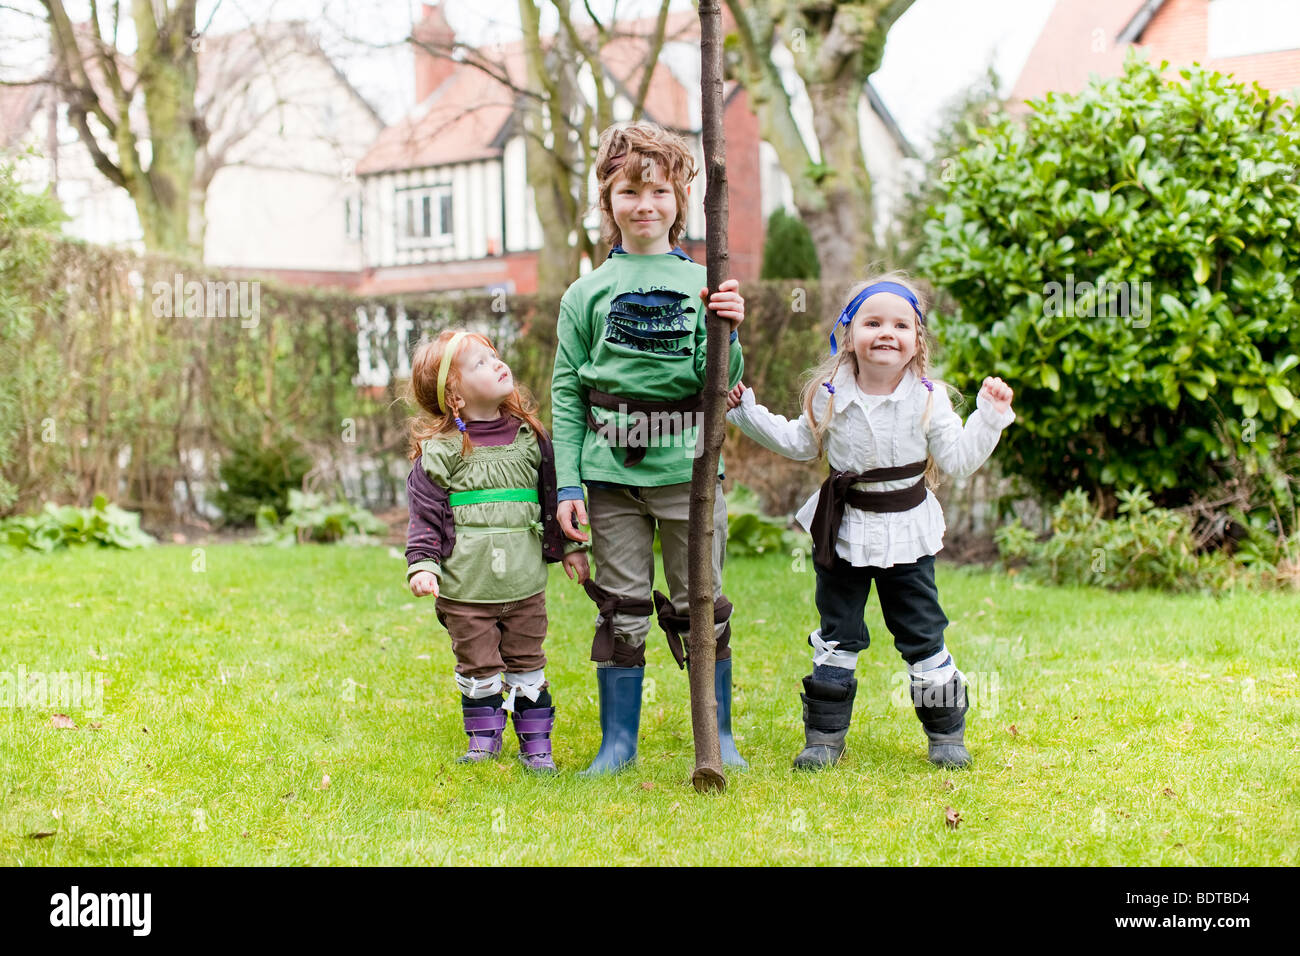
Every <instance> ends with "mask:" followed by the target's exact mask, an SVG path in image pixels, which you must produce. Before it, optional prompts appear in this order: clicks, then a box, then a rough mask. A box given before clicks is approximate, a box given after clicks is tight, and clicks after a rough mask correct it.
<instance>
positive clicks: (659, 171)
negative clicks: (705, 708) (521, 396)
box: [551, 123, 745, 774]
mask: <svg viewBox="0 0 1300 956" xmlns="http://www.w3.org/2000/svg"><path fill="white" fill-rule="evenodd" d="M596 175H597V181H598V184H599V191H600V208H601V220H602V230H603V232H604V236H605V238H606V240H607V241H608V242H609V243H610V245H611V246H612V247H613V250H612V252H611V253H610V256H609V258H608V259H606V260H605V262H604V263H602V264H601V265H600V267H599V268H596V269H593V270H592V271H591V272H590V273H588V274H587V275H585V276H583V277H582V278H580V279H578V281H576V282H575V283H573V285H571V286H570V287H569V289H568V291H567V292H566V293H565V294H564V297H563V299H562V300H561V302H560V317H559V324H558V338H559V347H558V349H557V351H556V355H555V371H554V375H553V378H552V382H551V408H552V421H553V440H554V444H555V467H556V477H557V483H558V485H559V489H560V490H559V494H558V499H559V507H558V510H557V513H556V516H557V518H558V519H559V523H560V527H561V528H562V529H563V530H564V533H565V534H566V535H568V536H569V537H570V538H572V539H573V540H575V541H585V540H586V538H587V536H586V535H585V534H583V533H582V532H581V531H580V530H578V525H579V524H584V523H586V522H587V521H588V517H589V516H590V523H591V529H592V535H593V537H594V540H593V542H592V553H593V556H594V557H595V560H596V580H595V581H594V582H592V581H589V580H587V576H586V574H585V573H580V577H581V579H582V580H583V583H584V586H585V587H586V588H587V593H588V594H589V595H590V596H591V597H592V599H593V600H594V601H595V602H596V604H597V606H598V607H599V610H600V614H599V616H598V617H597V619H596V637H595V641H594V643H593V646H592V660H594V661H596V662H597V670H596V680H597V685H598V687H599V691H600V724H601V736H602V739H601V746H600V752H599V753H598V754H597V755H596V758H595V760H594V761H593V762H592V764H591V766H590V767H588V768H587V770H586V771H585V773H589V774H594V773H608V772H612V771H615V770H618V769H620V768H621V767H623V766H626V765H628V764H630V763H632V762H633V761H635V759H636V746H637V731H638V728H639V724H640V715H641V683H642V677H643V674H644V671H645V641H646V636H647V634H648V633H649V630H650V614H651V613H652V611H654V612H657V614H658V619H659V623H660V626H662V627H663V628H664V631H665V633H666V634H667V635H668V643H669V647H670V649H671V650H672V651H673V656H674V657H675V658H676V659H677V661H678V663H679V664H683V663H684V662H685V658H684V652H683V649H682V640H681V635H682V634H685V633H688V632H689V631H690V620H689V614H690V611H689V598H688V593H687V553H686V542H687V526H688V521H687V517H688V511H689V508H690V482H691V470H692V466H693V464H694V458H695V455H696V452H697V448H696V445H697V442H696V438H697V433H698V430H699V424H700V415H701V410H702V407H703V404H702V396H701V389H702V388H703V386H704V377H705V371H704V369H705V344H706V339H707V333H706V328H705V322H704V314H703V312H702V309H701V306H702V304H703V301H702V300H703V299H704V298H705V296H706V295H707V289H701V286H703V285H704V284H705V283H706V281H707V279H706V270H705V268H704V266H702V265H699V264H698V263H695V262H692V261H691V259H690V257H688V256H687V255H686V254H685V253H684V252H682V251H681V250H680V249H679V248H677V247H676V246H677V241H678V239H679V238H680V237H681V235H682V233H683V232H684V231H685V227H686V197H687V193H688V184H689V183H690V181H691V179H693V178H694V176H695V168H694V163H693V161H692V158H691V154H690V150H689V148H688V147H687V145H686V143H685V142H684V141H683V140H682V139H681V138H680V137H679V136H676V135H674V134H672V133H669V132H667V131H665V130H663V129H661V128H659V127H658V126H655V125H654V124H651V123H635V124H630V125H625V126H613V127H610V128H609V129H607V130H605V131H604V133H602V134H601V138H600V147H599V150H598V152H597V156H596ZM696 290H699V297H698V298H697V297H696ZM738 290H739V284H738V283H737V282H736V280H734V279H728V280H727V281H726V282H724V283H722V285H721V287H720V288H719V289H718V291H717V292H715V293H713V295H712V296H710V297H709V298H708V308H711V309H713V310H715V311H716V312H717V313H718V315H720V316H722V317H723V318H725V319H727V320H728V321H730V322H731V324H732V333H731V340H732V343H733V345H732V347H731V349H730V355H731V364H730V369H729V371H730V375H729V380H730V381H729V385H730V386H732V387H734V386H735V385H736V383H737V382H739V381H740V378H741V374H742V372H743V371H744V361H743V359H742V357H741V353H740V347H739V345H736V344H734V343H735V341H736V331H735V330H736V329H737V328H739V326H740V323H741V322H743V321H744V317H745V306H744V300H743V299H742V298H741V297H740V293H739V291H738ZM721 467H722V465H721V463H719V474H721ZM583 483H586V485H587V490H588V494H589V499H590V511H589V512H588V509H587V507H585V506H584V504H583V494H582V487H581V486H582V484H583ZM714 502H715V504H714V515H713V517H714V535H713V587H714V598H715V603H714V606H715V618H714V619H715V621H716V630H715V634H716V637H717V641H718V646H717V665H716V667H717V670H716V672H715V675H714V680H715V684H714V686H715V689H716V694H717V704H718V737H719V742H720V744H721V749H722V759H723V762H724V763H726V764H728V765H730V766H741V767H743V766H745V761H744V758H742V757H741V756H740V754H739V752H738V751H737V750H736V745H735V740H734V738H733V737H732V733H731V648H730V643H729V642H730V636H731V625H730V623H729V621H730V616H731V604H730V602H728V601H727V599H726V598H725V597H723V596H722V564H723V557H724V555H725V551H726V542H727V507H726V501H725V499H724V498H723V495H722V488H721V484H720V483H719V486H718V488H717V490H716V497H715V499H714ZM656 526H657V527H658V529H659V537H660V541H661V544H662V550H663V562H664V574H665V576H666V577H667V579H668V587H669V591H670V596H669V597H665V596H664V595H662V594H660V593H658V592H655V593H654V595H653V598H654V602H653V604H652V603H651V596H652V595H651V588H652V586H653V583H654V550H653V543H654V532H655V528H656Z"/></svg>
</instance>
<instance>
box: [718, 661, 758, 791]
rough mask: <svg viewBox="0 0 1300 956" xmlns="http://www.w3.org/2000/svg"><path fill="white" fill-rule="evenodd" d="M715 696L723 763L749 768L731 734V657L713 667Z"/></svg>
mask: <svg viewBox="0 0 1300 956" xmlns="http://www.w3.org/2000/svg"><path fill="white" fill-rule="evenodd" d="M713 696H714V699H715V700H716V701H717V702H718V747H719V749H720V750H721V751H722V765H723V766H724V767H737V768H739V769H740V770H748V769H749V762H748V761H746V760H745V758H744V757H742V756H741V755H740V751H739V750H737V749H736V740H735V738H734V737H732V736H731V658H730V657H728V658H727V659H726V660H725V661H718V662H717V663H716V664H714V667H713Z"/></svg>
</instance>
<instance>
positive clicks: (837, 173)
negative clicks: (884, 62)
mask: <svg viewBox="0 0 1300 956" xmlns="http://www.w3.org/2000/svg"><path fill="white" fill-rule="evenodd" d="M912 3H913V0H840V2H836V3H812V2H796V0H764V2H754V3H751V2H742V0H727V5H728V7H729V8H730V9H731V12H732V15H733V17H734V18H735V20H736V30H737V39H738V40H739V42H738V43H737V45H736V48H737V51H738V60H737V62H736V64H735V66H736V79H738V80H739V81H740V83H741V85H743V86H744V87H745V89H746V90H747V91H748V93H749V96H750V101H751V103H752V105H753V108H754V110H755V112H756V113H757V114H758V120H759V128H760V130H761V132H762V135H763V138H764V139H765V140H767V141H768V142H769V143H771V145H772V147H773V149H774V150H775V151H776V154H777V158H778V159H779V160H780V162H781V168H782V169H783V170H784V171H785V174H786V176H787V178H789V180H790V184H791V187H792V190H793V193H794V203H795V207H796V208H797V209H798V211H799V216H800V218H801V219H802V220H803V222H804V224H805V225H806V226H807V227H808V231H809V233H811V235H812V239H813V244H814V245H815V246H816V247H817V258H818V261H819V263H820V265H821V277H822V279H823V280H828V281H831V282H837V281H839V282H843V281H848V280H851V279H855V278H861V277H862V276H863V274H864V273H865V272H866V271H867V267H868V266H869V264H870V262H871V260H872V258H873V253H874V250H875V246H876V242H875V232H874V223H875V217H874V215H873V204H872V199H871V177H870V176H869V175H868V173H867V167H866V157H865V155H864V154H863V151H862V129H861V125H860V124H859V122H858V107H859V104H860V102H861V100H862V97H863V95H864V91H865V85H866V82H867V78H868V77H869V76H870V75H871V74H872V73H874V72H875V71H876V69H877V68H878V67H879V66H880V61H881V58H882V56H883V54H884V48H885V38H886V35H887V34H888V32H889V29H890V27H892V26H893V24H894V22H895V21H896V20H897V19H898V18H899V17H900V16H902V15H903V13H905V12H906V11H907V9H908V8H909V7H910V6H911V5H912ZM769 4H773V5H779V6H782V7H784V14H783V15H782V16H781V18H780V19H781V23H780V31H779V34H778V31H777V29H776V26H777V25H776V21H775V19H774V17H773V15H772V13H771V12H770V9H769ZM778 35H779V36H780V37H781V38H782V40H783V42H784V43H785V45H786V46H787V47H788V48H789V49H790V51H791V53H792V54H793V57H794V65H795V70H796V72H797V73H798V74H799V77H800V79H801V80H802V81H803V86H804V89H805V91H806V92H807V94H808V99H809V102H810V104H811V107H812V114H813V133H814V136H815V139H816V143H815V144H807V143H805V142H804V140H803V137H802V135H801V134H800V132H799V129H798V127H797V126H796V125H795V123H794V117H793V111H792V100H791V94H790V92H789V91H787V90H786V89H785V86H784V84H783V82H782V79H781V74H780V71H779V70H777V68H776V66H775V64H774V62H773V60H772V53H771V47H772V43H773V40H774V37H776V36H778ZM814 145H815V147H816V152H817V153H818V154H819V155H820V160H819V161H814V160H813V158H812V156H813V150H812V149H811V148H810V147H812V146H814Z"/></svg>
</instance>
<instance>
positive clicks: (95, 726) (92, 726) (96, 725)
mask: <svg viewBox="0 0 1300 956" xmlns="http://www.w3.org/2000/svg"><path fill="white" fill-rule="evenodd" d="M103 726H104V725H103V724H101V723H100V722H99V721H97V720H93V721H91V723H90V729H91V730H99V728H101V727H103Z"/></svg>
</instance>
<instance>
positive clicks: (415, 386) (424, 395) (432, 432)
mask: <svg viewBox="0 0 1300 956" xmlns="http://www.w3.org/2000/svg"><path fill="white" fill-rule="evenodd" d="M459 331H463V330H461V329H444V330H443V331H442V332H440V333H439V334H438V337H437V338H436V339H434V340H433V341H432V342H421V343H420V344H419V345H418V346H416V348H415V353H414V354H413V355H412V356H411V382H410V386H409V388H408V393H407V400H408V401H410V402H412V403H413V404H414V405H415V406H416V408H417V413H416V415H414V416H413V417H412V418H411V420H410V427H411V438H410V445H409V447H408V449H407V455H408V457H409V458H410V459H411V461H415V459H417V458H419V457H420V445H421V444H422V443H423V442H424V441H425V439H428V438H435V437H437V436H438V435H445V434H447V433H449V432H454V431H456V430H457V429H456V401H455V400H456V399H457V398H459V395H458V389H459V388H460V363H459V362H458V360H457V356H454V355H453V356H452V360H451V364H450V366H448V369H447V382H446V387H445V388H444V393H445V397H446V399H447V404H448V406H449V407H448V408H441V407H439V405H438V370H439V368H440V367H441V365H442V357H443V355H444V354H445V353H446V351H447V346H448V345H449V344H450V343H451V340H452V337H453V336H455V335H456V333H457V332H459ZM468 339H473V340H475V341H477V342H479V343H480V344H482V345H484V346H486V347H487V348H489V349H491V350H492V351H493V353H495V352H496V348H495V347H493V345H492V343H491V342H490V341H489V340H488V338H487V336H484V335H480V334H479V333H477V332H468V333H466V336H465V338H464V339H462V340H461V343H460V345H459V346H458V347H457V349H456V351H457V353H459V352H460V350H461V349H463V348H464V347H465V344H466V341H467V340H468ZM501 409H502V410H503V411H504V412H506V414H509V415H513V416H515V418H518V419H519V420H520V421H524V422H527V423H528V425H529V427H531V428H532V429H533V431H534V432H535V433H536V434H537V435H538V436H539V437H544V436H545V435H546V429H544V428H543V427H542V423H541V421H540V420H539V419H538V418H537V403H536V402H535V401H533V397H532V396H531V395H530V394H529V393H528V390H527V389H524V388H520V387H519V385H518V384H516V385H515V390H514V391H513V392H511V393H510V394H509V395H507V396H506V398H505V400H504V401H502V403H501ZM473 450H474V443H473V442H471V441H470V439H469V432H461V446H460V453H461V457H464V456H466V455H468V454H469V453H470V452H471V451H473Z"/></svg>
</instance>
